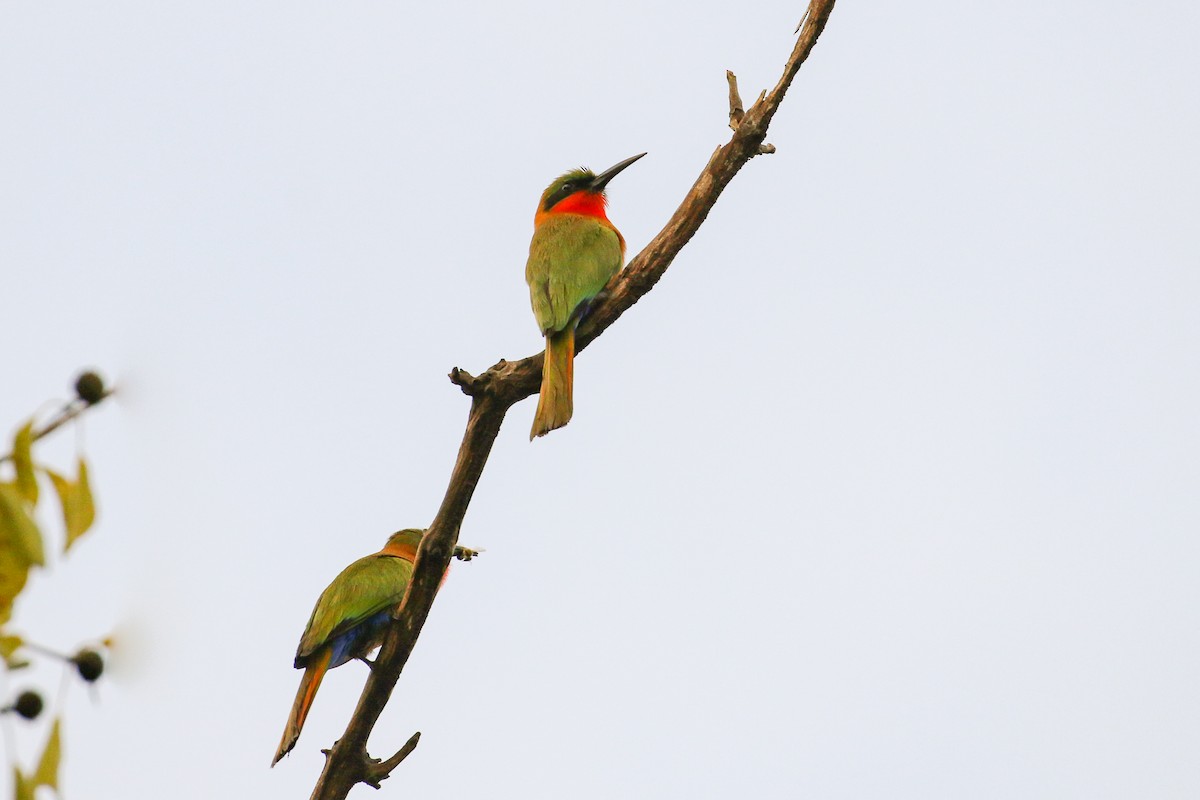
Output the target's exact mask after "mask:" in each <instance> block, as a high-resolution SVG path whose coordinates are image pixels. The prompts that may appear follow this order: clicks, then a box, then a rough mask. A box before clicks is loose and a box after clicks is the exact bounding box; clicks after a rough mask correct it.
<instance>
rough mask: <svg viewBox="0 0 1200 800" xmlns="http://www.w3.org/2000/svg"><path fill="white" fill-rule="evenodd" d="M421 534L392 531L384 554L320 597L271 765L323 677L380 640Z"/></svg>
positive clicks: (300, 650) (351, 569)
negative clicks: (296, 683) (300, 671)
mask: <svg viewBox="0 0 1200 800" xmlns="http://www.w3.org/2000/svg"><path fill="white" fill-rule="evenodd" d="M424 534H425V531H422V530H417V529H415V528H408V529H406V530H402V531H400V532H398V533H393V534H392V535H391V536H389V537H388V540H387V544H385V545H384V546H383V549H382V550H380V551H379V552H378V553H373V554H372V555H369V556H366V557H365V558H360V559H358V560H357V561H355V562H354V563H353V564H351V565H350V566H348V567H346V568H345V569H344V570H342V571H341V572H340V573H339V574H338V576H337V577H336V578H334V579H333V582H332V583H330V584H329V586H328V587H326V589H325V591H324V592H322V593H321V597H320V598H318V600H317V605H316V607H315V608H314V609H313V612H312V616H311V617H309V619H308V625H307V626H306V627H305V628H304V635H303V636H302V637H300V646H299V647H297V648H296V669H303V670H304V677H302V678H301V679H300V688H299V690H298V691H297V692H296V701H295V702H294V703H293V704H292V713H291V714H289V715H288V721H287V727H286V728H284V731H283V740H282V741H280V743H279V749H278V750H277V751H276V752H275V758H274V759H273V760H272V761H271V766H275V764H276V763H277V762H278V761H279V759H281V758H283V757H284V756H285V755H287V754H288V752H289V751H290V750H291V749H292V748H293V747H295V746H296V740H297V739H299V738H300V729H301V728H303V727H304V719H305V717H307V716H308V709H309V708H310V707H311V706H312V701H313V698H315V697H316V696H317V689H318V688H319V687H320V686H321V679H322V678H324V677H325V673H326V672H327V671H329V670H331V669H333V668H334V667H340V666H341V665H342V664H345V663H346V662H347V661H350V660H352V659H356V658H357V659H362V660H364V661H365V660H366V657H367V654H368V653H370V652H371V651H372V650H374V649H375V648H376V647H378V646H379V645H380V643H381V642H382V641H383V634H384V632H385V631H386V630H387V626H388V622H389V621H390V620H391V618H392V612H393V611H395V610H396V608H397V606H399V605H400V602H401V601H402V600H403V599H404V592H405V590H406V589H407V588H408V582H409V580H411V579H412V573H413V564H414V562H416V560H417V548H418V547H419V546H420V544H421V537H422V536H423V535H424Z"/></svg>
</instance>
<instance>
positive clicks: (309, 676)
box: [271, 650, 333, 767]
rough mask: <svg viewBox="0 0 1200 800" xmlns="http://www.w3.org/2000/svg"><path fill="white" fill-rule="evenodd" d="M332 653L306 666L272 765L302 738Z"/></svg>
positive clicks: (328, 652)
mask: <svg viewBox="0 0 1200 800" xmlns="http://www.w3.org/2000/svg"><path fill="white" fill-rule="evenodd" d="M331 655H333V653H332V652H331V651H329V650H326V651H325V652H324V653H322V654H321V655H320V656H319V657H318V658H317V660H316V661H314V662H312V663H311V664H309V665H308V666H307V667H305V669H304V675H303V677H301V678H300V688H299V689H297V690H296V701H295V702H294V703H292V713H290V714H288V721H287V725H286V726H285V727H284V729H283V739H281V740H280V741H279V750H278V751H277V752H276V753H275V758H274V759H273V760H272V761H271V766H272V767H273V766H275V765H276V764H278V763H279V759H281V758H283V757H284V756H286V755H287V754H288V753H290V752H291V751H292V748H293V747H295V746H296V740H297V739H299V738H300V729H301V728H303V727H304V720H305V718H307V717H308V709H309V708H311V707H312V702H313V698H315V697H316V696H317V689H318V688H320V686H321V679H322V678H324V677H325V671H326V670H327V669H328V668H329V657H330V656H331Z"/></svg>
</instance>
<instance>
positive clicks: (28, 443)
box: [12, 419, 38, 506]
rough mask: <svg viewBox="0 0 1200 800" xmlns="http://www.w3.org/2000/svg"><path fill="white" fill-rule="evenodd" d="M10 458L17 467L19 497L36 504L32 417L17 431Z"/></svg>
mask: <svg viewBox="0 0 1200 800" xmlns="http://www.w3.org/2000/svg"><path fill="white" fill-rule="evenodd" d="M12 460H13V466H15V467H16V468H17V489H18V491H20V493H21V497H23V498H24V499H25V502H27V503H29V504H30V505H31V506H32V505H37V501H38V483H37V474H36V473H35V472H34V471H33V419H30V420H29V421H28V422H26V423H25V424H24V425H22V426H21V429H20V430H19V431H17V435H16V437H15V438H14V439H13V450H12Z"/></svg>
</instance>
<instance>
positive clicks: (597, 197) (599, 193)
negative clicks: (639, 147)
mask: <svg viewBox="0 0 1200 800" xmlns="http://www.w3.org/2000/svg"><path fill="white" fill-rule="evenodd" d="M644 155H646V154H645V153H640V154H638V155H636V156H633V157H632V158H627V159H625V160H624V161H622V162H620V163H619V164H614V165H613V166H611V167H609V168H608V169H606V170H604V172H601V173H600V174H599V175H597V174H596V173H594V172H592V171H591V170H590V169H584V168H580V169H573V170H571V171H570V172H565V173H563V174H562V175H559V176H558V177H557V178H555V179H554V181H553V182H552V183H551V184H550V185H549V186H547V187H546V191H544V192H542V199H541V201H540V202H539V203H538V216H539V217H541V216H543V215H545V214H554V213H560V214H561V213H567V214H587V215H589V216H600V217H603V216H604V187H606V186H608V182H609V181H611V180H612V179H613V178H615V177H616V176H617V174H618V173H620V172H621V170H623V169H625V168H626V167H628V166H629V165H630V164H632V163H633V162H635V161H637V160H638V159H639V158H641V157H642V156H644Z"/></svg>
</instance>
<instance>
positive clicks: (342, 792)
mask: <svg viewBox="0 0 1200 800" xmlns="http://www.w3.org/2000/svg"><path fill="white" fill-rule="evenodd" d="M833 6H834V0H811V2H810V4H809V6H808V10H807V11H806V13H805V16H804V19H803V21H802V23H801V26H800V35H799V38H798V39H797V41H796V45H795V47H794V48H793V50H792V54H791V56H790V57H789V58H788V61H787V64H786V65H785V66H784V70H783V75H782V76H781V77H780V79H779V82H778V83H777V84H776V85H775V87H774V88H773V89H772V90H771V91H770V92H766V93H764V94H763V95H762V96H760V97H759V99H758V100H757V101H756V102H755V103H754V104H752V105H751V106H750V108H749V109H747V110H746V111H745V114H744V115H742V118H741V120H740V121H739V123H738V124H737V126H736V128H735V129H734V132H733V136H732V137H731V138H730V140H729V141H728V142H727V143H726V144H725V145H723V146H721V147H719V148H717V150H716V152H714V153H713V155H712V157H711V158H709V160H708V164H706V165H705V167H704V169H703V171H701V173H700V177H699V178H697V179H696V182H695V184H693V185H692V188H691V189H690V190H689V191H688V193H687V195H686V196H685V197H684V199H683V202H682V203H681V204H680V205H679V208H678V209H676V211H675V213H674V214H673V215H672V216H671V219H670V220H668V222H667V224H666V226H665V227H664V228H663V229H662V231H660V232H659V234H658V235H657V236H655V237H654V238H653V239H652V240H651V241H650V243H649V244H648V245H646V247H645V248H644V249H643V250H642V252H640V253H638V255H637V256H636V257H635V258H634V259H633V260H632V261H631V262H630V263H629V265H628V266H627V267H626V268H625V269H624V270H623V271H622V272H620V273H619V274H618V275H617V276H616V277H615V278H614V279H613V280H612V281H611V282H610V283H609V285H608V287H607V288H606V291H605V293H604V294H603V295H602V297H601V298H599V299H598V301H597V302H596V303H595V305H593V307H592V311H591V313H590V314H589V316H588V317H587V318H586V319H585V320H584V321H583V323H582V324H581V325H580V326H579V329H578V331H577V333H576V339H575V341H576V350H577V351H580V350H583V349H584V348H585V347H587V345H588V344H590V343H591V342H592V341H594V340H595V339H596V338H597V337H599V336H600V334H602V333H603V332H604V331H605V330H606V329H607V328H608V327H609V326H610V325H612V324H613V323H614V322H616V321H617V319H618V318H619V317H620V316H621V315H622V314H623V313H625V312H626V311H627V310H629V309H630V308H631V307H632V306H633V305H634V304H635V303H637V301H638V300H640V299H641V298H642V296H643V295H645V294H646V293H647V292H649V291H650V290H651V289H652V288H654V285H655V284H656V283H658V280H659V279H660V278H661V277H662V276H663V274H664V273H665V272H666V271H667V268H668V267H669V266H670V265H671V262H672V261H673V260H674V259H675V256H676V255H678V253H679V251H680V250H682V249H683V246H684V245H686V244H687V243H688V241H689V240H691V238H692V236H693V235H695V233H696V231H697V230H698V229H699V228H700V225H701V224H702V223H703V222H704V220H705V218H706V217H707V216H708V212H709V211H710V210H711V209H712V207H713V205H714V204H715V203H716V202H717V198H718V197H720V195H721V192H722V191H723V190H724V189H725V187H726V186H728V185H729V182H730V181H731V180H733V177H734V175H736V174H737V173H738V170H740V169H741V168H742V167H743V166H744V165H745V164H746V162H748V161H749V160H750V159H751V158H753V157H754V156H756V155H759V154H760V153H762V152H770V151H769V150H765V149H764V148H763V140H764V139H765V137H766V135H767V126H768V125H769V124H770V122H771V118H772V117H773V116H774V115H775V112H776V111H777V110H778V108H779V104H780V102H782V100H783V97H784V94H785V93H786V92H787V89H788V87H789V86H790V85H791V82H792V79H793V78H795V76H796V73H797V72H798V71H799V69H800V66H801V65H802V64H803V63H804V61H805V59H806V58H808V54H809V53H810V52H811V51H812V48H813V45H814V44H816V41H817V38H818V37H819V36H820V35H821V31H822V30H824V28H825V23H826V21H827V20H828V19H829V15H830V13H831V12H832V11H833ZM739 105H740V103H739ZM542 358H543V355H542V354H541V353H538V354H537V355H534V356H530V357H528V358H524V359H521V360H520V361H513V362H509V361H500V362H499V363H497V364H496V365H494V366H493V367H491V368H490V369H488V370H487V371H486V372H484V373H483V374H481V375H479V376H473V375H470V374H469V373H467V372H465V371H463V370H460V369H458V368H457V367H455V368H454V369H453V370H452V371H451V373H450V380H451V382H453V383H454V384H455V385H457V386H458V387H459V388H460V389H462V391H463V393H464V394H467V395H469V396H470V397H471V411H470V414H469V415H468V417H467V429H466V432H465V433H464V434H463V440H462V444H461V445H460V446H459V450H458V459H457V461H456V462H455V464H454V469H453V471H452V472H451V475H450V485H449V487H448V488H447V490H446V496H445V498H444V499H443V500H442V505H441V508H439V509H438V512H437V516H435V517H434V520H433V523H432V524H431V525H430V526H429V532H428V533H427V534H426V536H425V538H424V540H423V541H422V543H421V550H420V552H419V554H418V556H417V563H416V566H415V568H414V570H413V578H412V581H411V583H410V584H409V587H408V592H407V594H406V595H405V599H404V602H403V603H402V605H401V608H400V611H399V613H398V614H397V616H396V620H395V623H394V624H393V625H392V626H391V627H390V628H389V629H388V632H387V635H386V637H385V638H384V642H383V647H382V649H381V650H380V652H379V656H378V657H377V658H376V660H375V668H374V669H372V670H371V674H370V675H369V676H368V678H367V683H366V686H365V687H364V689H363V693H362V695H361V697H360V698H359V701H358V707H357V708H356V709H355V710H354V716H353V717H351V719H350V722H349V724H348V725H347V727H346V732H345V733H344V734H343V736H342V738H341V739H339V740H338V741H337V743H335V744H334V746H333V748H332V749H331V750H329V751H327V756H328V757H327V759H326V762H325V769H324V771H323V772H322V773H321V777H320V778H319V779H318V781H317V785H316V787H315V789H314V790H313V794H312V799H313V800H342V798H345V797H346V795H347V794H348V793H349V791H350V789H351V788H353V786H354V785H355V784H356V783H368V784H370V785H373V786H378V784H379V781H381V780H383V779H384V778H386V777H387V772H388V771H390V767H389V769H386V770H385V769H381V767H384V766H385V765H390V766H395V765H394V764H391V763H390V762H391V761H392V760H393V759H394V758H395V757H393V759H389V760H388V761H387V762H377V761H375V760H374V759H371V758H370V757H369V756H368V754H367V749H366V745H367V737H368V736H369V735H370V733H371V730H372V729H373V728H374V726H375V723H376V721H378V719H379V715H380V713H382V711H383V708H384V706H385V705H386V704H387V701H388V698H389V697H390V696H391V693H392V689H393V688H394V687H395V685H396V681H397V679H398V678H399V677H400V672H401V671H402V670H403V669H404V665H405V663H406V662H407V661H408V657H409V655H410V654H411V653H412V649H413V645H414V644H415V643H416V639H417V636H418V635H419V634H420V632H421V628H422V626H423V625H424V624H425V619H426V617H427V616H428V615H429V609H430V607H431V606H432V605H433V600H434V597H435V595H436V594H437V589H438V584H439V582H440V580H441V576H442V574H444V572H445V569H446V566H447V565H448V564H449V563H450V557H451V555H452V553H453V550H454V547H455V545H456V544H457V542H458V532H459V528H460V527H461V525H462V521H463V517H464V516H465V515H466V512H467V506H468V505H469V504H470V502H471V496H472V495H473V494H474V492H475V487H476V486H477V485H478V483H479V477H480V475H482V474H483V468H484V466H485V465H486V464H487V459H488V455H489V454H490V453H491V451H492V445H493V444H494V443H495V441H496V435H497V434H498V433H499V432H500V425H501V424H502V423H503V422H504V415H505V414H506V413H507V412H508V409H509V408H511V407H512V406H513V405H514V404H516V403H517V402H519V401H521V400H523V399H525V398H526V397H529V396H530V395H532V394H534V393H536V392H537V391H538V388H539V386H540V383H541V377H542ZM412 744H413V746H415V742H412ZM406 755H407V753H406ZM397 763H398V761H397Z"/></svg>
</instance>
